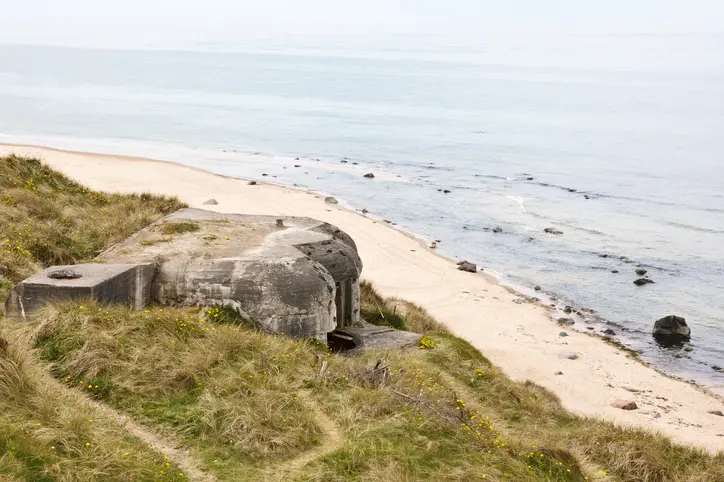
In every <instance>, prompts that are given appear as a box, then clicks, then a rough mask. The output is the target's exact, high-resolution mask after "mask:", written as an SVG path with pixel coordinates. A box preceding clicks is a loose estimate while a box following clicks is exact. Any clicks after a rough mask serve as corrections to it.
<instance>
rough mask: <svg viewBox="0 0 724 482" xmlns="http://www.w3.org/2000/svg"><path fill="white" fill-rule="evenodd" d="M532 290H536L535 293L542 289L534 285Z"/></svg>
mask: <svg viewBox="0 0 724 482" xmlns="http://www.w3.org/2000/svg"><path fill="white" fill-rule="evenodd" d="M533 289H534V290H536V291H540V290H542V289H543V288H541V287H540V286H538V285H535V288H533Z"/></svg>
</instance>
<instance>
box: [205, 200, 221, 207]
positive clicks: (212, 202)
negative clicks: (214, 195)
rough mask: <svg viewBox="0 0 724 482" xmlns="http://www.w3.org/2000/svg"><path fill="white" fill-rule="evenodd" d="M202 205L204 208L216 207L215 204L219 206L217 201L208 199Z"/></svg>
mask: <svg viewBox="0 0 724 482" xmlns="http://www.w3.org/2000/svg"><path fill="white" fill-rule="evenodd" d="M204 204H205V205H206V206H216V205H217V204H219V201H217V200H216V199H209V200H208V201H205V202H204Z"/></svg>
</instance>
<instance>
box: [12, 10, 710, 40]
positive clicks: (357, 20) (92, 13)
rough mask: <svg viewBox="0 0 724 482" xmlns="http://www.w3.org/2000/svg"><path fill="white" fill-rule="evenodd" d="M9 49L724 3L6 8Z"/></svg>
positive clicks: (440, 27)
mask: <svg viewBox="0 0 724 482" xmlns="http://www.w3.org/2000/svg"><path fill="white" fill-rule="evenodd" d="M0 12H1V13H0V43H16V44H36V43H39V44H62V45H82V46H88V47H93V46H138V45H166V46H182V45H193V44H195V43H199V42H234V41H243V40H244V39H247V38H250V37H260V36H273V37H282V36H295V35H309V34H352V35H364V34H374V35H386V34H465V35H476V34H484V33H489V32H496V33H497V32H513V33H528V32H529V33H538V32H545V33H559V32H575V33H612V32H614V33H619V32H623V33H671V32H677V33H679V32H681V33H692V32H707V33H708V32H722V31H724V1H722V0H365V1H358V2H352V1H345V0H256V1H248V0H116V1H109V0H62V1H60V0H25V1H16V0H0Z"/></svg>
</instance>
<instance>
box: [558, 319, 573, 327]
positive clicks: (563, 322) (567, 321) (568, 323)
mask: <svg viewBox="0 0 724 482" xmlns="http://www.w3.org/2000/svg"><path fill="white" fill-rule="evenodd" d="M558 324H559V325H564V326H571V325H575V324H576V322H575V321H573V320H572V319H571V318H558Z"/></svg>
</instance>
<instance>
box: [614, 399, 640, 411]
mask: <svg viewBox="0 0 724 482" xmlns="http://www.w3.org/2000/svg"><path fill="white" fill-rule="evenodd" d="M611 406H612V407H614V408H620V409H621V410H636V409H637V408H639V406H638V405H636V402H634V401H633V400H614V401H613V403H611Z"/></svg>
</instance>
